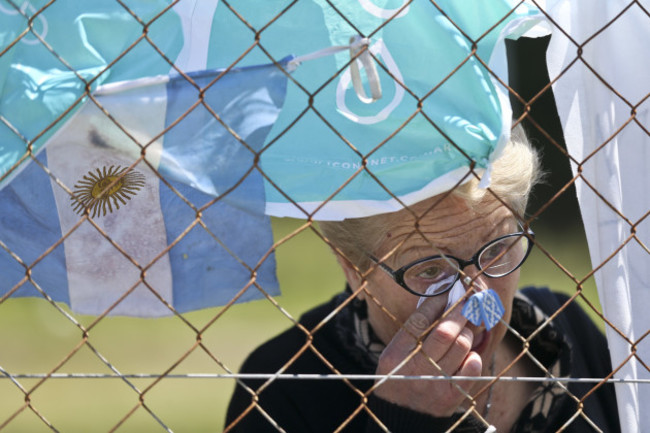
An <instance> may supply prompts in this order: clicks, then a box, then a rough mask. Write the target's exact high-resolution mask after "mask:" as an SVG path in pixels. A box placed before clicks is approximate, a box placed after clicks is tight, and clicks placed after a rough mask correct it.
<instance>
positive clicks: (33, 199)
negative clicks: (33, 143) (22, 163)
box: [0, 152, 70, 303]
mask: <svg viewBox="0 0 650 433" xmlns="http://www.w3.org/2000/svg"><path fill="white" fill-rule="evenodd" d="M38 160H39V161H40V162H41V163H43V164H44V165H46V166H47V158H46V155H45V153H44V152H43V153H41V154H40V155H39V156H38ZM49 183H50V178H49V176H48V175H47V174H46V173H45V172H44V171H43V169H41V167H39V166H38V165H37V164H34V163H31V164H28V165H27V166H26V167H25V169H24V170H23V171H22V172H21V173H20V174H19V175H18V176H16V178H15V179H14V180H13V181H12V182H11V183H10V184H9V185H7V186H6V187H5V188H3V189H0V241H2V242H3V243H4V244H5V245H6V246H7V247H9V249H10V250H11V251H12V252H13V253H14V254H15V255H17V256H18V257H19V258H20V259H21V260H22V261H23V263H25V264H26V265H31V264H32V263H34V261H35V260H36V259H38V258H39V257H40V256H41V255H42V254H43V253H44V251H45V249H47V248H48V247H50V246H51V245H54V244H55V243H56V242H57V241H58V240H60V239H61V236H62V233H61V225H60V223H59V218H58V215H57V213H56V212H52V210H53V209H55V208H56V204H55V202H54V197H53V196H52V190H51V189H50V188H49V187H48V185H49ZM34 185H40V187H34ZM0 269H1V270H2V271H1V272H0V296H2V295H4V294H5V293H6V292H8V291H9V290H11V289H12V288H13V287H14V286H15V285H16V284H17V283H18V282H19V281H21V280H22V279H23V278H24V277H25V274H26V269H25V267H23V266H22V265H21V264H20V263H19V262H18V261H17V260H16V259H14V258H13V257H12V256H11V255H9V253H7V252H6V251H5V250H4V249H2V248H0ZM31 277H32V279H33V280H34V281H36V282H37V283H38V284H39V285H42V287H41V288H42V289H44V290H45V291H46V292H47V294H48V296H50V297H51V298H52V299H53V300H54V301H57V302H65V303H69V302H70V298H69V296H68V290H67V289H68V276H67V272H66V267H65V255H64V251H63V245H59V246H58V247H57V248H56V249H54V250H53V251H52V252H51V253H49V254H48V255H47V256H45V257H44V258H43V259H42V260H41V261H40V262H39V263H38V264H37V265H36V266H34V267H33V268H32V270H31ZM12 296H16V297H19V296H42V295H41V294H40V292H39V291H38V290H37V289H36V288H35V287H34V286H33V285H32V283H31V282H26V283H25V284H23V285H22V286H20V287H19V288H18V290H17V291H16V292H14V294H13V295H12Z"/></svg>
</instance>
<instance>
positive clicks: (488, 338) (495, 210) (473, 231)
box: [346, 196, 519, 366]
mask: <svg viewBox="0 0 650 433" xmlns="http://www.w3.org/2000/svg"><path fill="white" fill-rule="evenodd" d="M438 199H439V198H437V197H434V198H433V199H429V200H426V201H425V202H422V203H419V204H417V205H415V206H413V207H412V209H413V210H414V211H415V212H416V213H418V214H420V215H421V214H423V213H424V212H425V210H426V209H427V208H428V207H430V206H431V205H432V204H433V203H435V202H436V201H437V200H438ZM402 214H403V215H402V216H400V218H396V219H394V221H397V223H395V224H393V225H392V226H391V228H390V229H389V230H388V231H387V232H386V233H383V234H382V237H383V239H382V241H381V247H380V248H379V250H378V251H374V252H373V253H374V255H375V256H376V257H385V256H386V254H389V253H390V252H391V251H394V252H393V253H392V254H391V255H390V256H388V257H386V258H385V259H384V263H385V264H386V265H388V266H389V267H391V268H392V269H399V268H401V267H402V266H405V265H408V264H410V263H412V262H414V261H416V260H418V259H421V258H424V257H429V256H432V255H437V254H441V253H443V254H447V255H451V256H455V257H458V258H461V259H470V258H471V257H473V256H474V254H475V253H476V252H477V251H478V250H479V249H480V248H481V247H482V246H483V245H485V244H486V243H488V242H489V241H491V240H493V239H495V238H497V237H499V236H503V235H506V234H509V233H514V232H517V231H518V230H517V224H516V221H515V219H514V217H513V216H512V213H511V212H510V211H509V210H508V209H507V208H506V207H505V206H503V205H502V204H501V203H500V202H498V201H497V200H494V199H486V200H485V202H484V203H481V205H480V212H476V211H473V210H471V209H470V208H469V207H468V206H467V204H466V203H465V201H464V200H462V199H460V198H458V197H454V196H448V197H446V198H445V199H443V200H442V201H441V202H439V203H437V205H436V206H435V207H434V208H433V209H431V210H430V211H428V212H427V213H426V214H424V216H423V217H422V218H421V219H420V220H419V222H418V224H417V227H418V229H419V232H414V227H415V221H416V220H415V218H414V217H413V216H412V214H411V213H409V212H406V211H402ZM463 271H464V272H465V274H466V275H467V276H469V277H470V278H472V279H473V284H474V285H475V286H474V287H475V288H476V289H482V290H487V289H488V288H491V289H494V290H495V291H496V292H497V293H498V295H499V297H500V298H501V301H502V302H503V305H504V307H505V309H506V311H505V314H504V316H503V319H504V320H505V321H506V322H508V321H509V320H510V314H511V309H512V300H513V296H514V294H515V290H516V289H517V284H518V280H519V270H517V271H515V272H513V273H511V274H510V275H507V276H505V277H502V278H489V277H486V276H484V275H479V274H478V270H477V269H476V268H475V267H474V265H470V266H468V267H466V268H465V269H464V270H463ZM346 275H347V276H348V282H349V283H350V284H351V286H352V288H358V287H360V285H361V283H362V279H361V278H359V276H358V274H356V273H351V272H350V270H347V271H346ZM350 279H352V280H353V281H350ZM461 279H462V278H461ZM366 282H367V283H366V289H365V290H362V291H361V292H360V295H359V296H361V297H362V298H365V300H366V302H367V304H368V318H369V320H370V323H371V325H372V327H373V330H374V331H375V333H376V334H377V336H378V337H379V338H380V339H381V340H382V341H383V342H384V343H386V344H387V343H388V342H390V340H391V339H392V337H393V336H394V335H395V333H396V332H397V331H398V330H399V328H400V326H401V324H402V323H404V322H405V321H406V319H407V318H408V317H409V316H410V315H411V314H412V313H413V311H415V309H416V307H417V304H418V301H419V297H417V296H415V295H413V294H411V293H409V292H407V291H406V290H404V288H402V287H401V286H399V285H398V284H397V283H396V282H395V281H394V280H393V279H392V278H391V277H390V275H388V274H387V273H386V272H384V271H383V270H381V269H379V268H375V269H374V270H373V271H372V272H371V273H370V274H369V275H368V277H367V278H366ZM467 287H468V286H467V285H465V288H466V289H467ZM448 293H449V292H447V294H448ZM447 294H442V295H439V296H437V297H434V298H431V299H430V300H429V301H427V302H438V303H440V304H441V306H442V307H441V308H444V306H445V305H447V300H448V296H447ZM441 311H442V310H441ZM391 315H392V316H393V317H391ZM467 326H468V327H469V328H470V330H471V331H472V332H473V333H474V345H473V350H474V351H476V352H478V354H479V355H480V356H481V358H482V359H483V360H484V363H483V365H484V366H487V365H488V364H489V363H488V362H485V360H486V358H489V357H490V356H491V354H492V353H494V350H495V349H496V347H497V345H498V344H499V343H500V342H501V340H502V339H503V336H504V335H505V331H506V328H505V326H504V325H503V324H502V323H499V324H498V325H497V326H495V327H494V328H492V329H491V331H490V332H487V331H486V330H485V328H484V327H483V325H481V326H480V327H477V326H474V325H472V324H471V323H469V322H468V325H467Z"/></svg>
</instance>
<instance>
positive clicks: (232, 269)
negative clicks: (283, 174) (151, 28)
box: [0, 65, 286, 316]
mask: <svg viewBox="0 0 650 433" xmlns="http://www.w3.org/2000/svg"><path fill="white" fill-rule="evenodd" d="M285 92H286V76H285V74H284V73H283V72H282V71H281V70H280V69H279V68H278V67H277V66H275V65H264V66H256V67H246V68H241V69H232V70H230V71H221V70H213V71H202V72H196V73H191V74H189V76H188V78H186V77H183V76H181V75H174V76H158V77H148V78H143V79H139V80H131V81H127V82H118V83H111V84H107V85H103V86H99V87H98V88H97V89H96V91H95V92H93V94H92V97H90V98H86V100H85V101H84V102H83V105H82V106H81V108H79V109H78V110H77V111H76V112H75V113H74V114H73V115H72V116H70V117H69V119H68V120H67V121H66V122H65V124H64V125H63V126H61V127H60V128H59V129H58V130H57V131H56V132H55V133H54V134H53V135H52V136H51V137H50V138H49V140H48V141H47V142H46V143H45V145H44V146H43V147H42V148H41V151H40V152H38V153H37V155H36V157H35V158H34V160H29V159H28V161H27V162H25V163H23V164H22V165H19V166H17V167H16V168H14V169H13V171H12V172H10V175H9V177H8V178H5V180H4V183H3V185H4V187H3V188H2V189H1V190H0V247H1V248H0V269H1V270H2V272H0V296H1V297H2V298H7V297H9V296H12V297H13V296H44V297H48V298H51V299H52V300H53V301H60V302H65V303H68V304H69V305H71V307H72V309H73V311H76V312H79V313H83V314H102V313H104V312H106V311H109V312H110V314H120V315H133V316H160V315H168V314H172V312H173V311H174V310H175V311H177V312H181V313H182V312H186V311H190V310H194V309H199V308H205V307H209V306H215V305H223V304H226V303H228V302H229V301H230V300H231V299H232V298H233V297H238V300H250V299H254V298H258V297H260V296H262V294H263V293H266V294H269V295H276V294H278V283H277V281H276V277H275V262H274V259H273V256H272V255H271V252H272V244H273V239H272V235H271V232H270V224H269V221H268V217H267V216H265V215H264V204H265V199H264V186H263V182H262V175H261V174H260V172H259V171H258V169H257V166H256V162H255V161H256V154H257V152H259V151H260V150H261V148H262V144H263V142H264V140H265V138H266V135H267V133H268V131H269V130H270V128H271V126H272V125H273V123H274V122H275V120H276V118H277V116H278V114H279V111H280V109H281V107H282V104H283V101H284V95H285ZM260 289H261V290H260Z"/></svg>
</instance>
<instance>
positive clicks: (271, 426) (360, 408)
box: [226, 134, 619, 433]
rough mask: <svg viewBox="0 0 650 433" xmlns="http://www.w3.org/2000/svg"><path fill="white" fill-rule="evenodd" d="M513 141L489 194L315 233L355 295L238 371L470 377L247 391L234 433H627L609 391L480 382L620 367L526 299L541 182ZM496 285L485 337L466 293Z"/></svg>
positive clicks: (466, 193) (598, 339) (319, 311)
mask: <svg viewBox="0 0 650 433" xmlns="http://www.w3.org/2000/svg"><path fill="white" fill-rule="evenodd" d="M514 135H515V136H516V138H513V140H512V141H511V143H509V145H508V146H507V147H506V149H505V150H504V152H503V155H502V156H501V157H500V159H499V160H498V161H496V162H495V164H494V167H493V171H492V182H491V187H490V191H486V190H483V189H480V188H478V183H477V182H476V181H475V180H472V181H469V182H466V183H464V184H463V185H461V186H460V187H457V188H455V189H453V190H452V191H450V192H449V193H447V194H442V195H439V196H436V197H432V198H430V199H427V200H424V201H422V202H420V203H417V204H415V205H413V206H409V207H408V208H405V209H403V210H400V211H398V212H395V213H391V214H383V215H377V216H373V217H368V218H359V219H349V220H345V221H342V222H327V223H321V229H322V232H323V234H324V235H325V237H326V238H327V239H328V241H329V242H330V244H331V246H332V248H333V250H334V251H335V252H336V254H337V257H338V261H339V263H340V265H341V268H342V269H343V272H344V274H345V277H346V280H347V283H348V286H347V288H346V290H345V291H344V292H343V293H341V294H340V295H338V296H336V297H335V298H334V299H332V300H331V301H330V302H329V303H328V304H326V305H322V306H320V307H317V308H315V309H313V310H311V311H309V312H308V313H306V314H305V315H304V316H303V317H302V318H301V320H300V324H299V325H297V326H295V327H293V328H292V329H289V330H288V331H286V332H284V333H283V334H281V335H279V336H278V337H276V338H274V339H272V340H270V341H269V342H267V343H265V344H264V345H262V346H261V347H259V348H258V349H257V350H256V351H254V352H253V353H252V354H251V355H250V356H249V358H248V359H247V360H246V362H245V363H244V365H243V367H242V370H241V372H242V373H277V372H280V373H295V374H327V375H332V374H339V373H340V374H347V375H384V374H388V373H394V374H398V375H406V376H416V375H427V376H440V375H448V376H463V377H464V378H463V379H462V380H427V379H426V378H420V379H406V380H405V379H401V380H399V379H392V380H391V379H388V380H381V379H376V377H375V379H376V380H371V379H364V378H363V377H361V378H352V379H347V380H331V379H330V380H325V379H308V380H305V379H303V380H292V379H290V380H287V379H284V380H283V379H277V380H273V381H266V380H243V381H241V382H240V383H239V384H238V385H237V387H236V389H235V393H234V395H233V398H232V401H231V403H230V406H229V408H228V415H227V422H226V427H227V430H228V431H236V432H265V431H280V430H279V428H281V429H282V430H283V431H287V432H301V433H304V432H332V431H350V432H371V431H392V432H420V431H422V432H443V431H458V432H480V433H483V432H485V431H498V432H552V431H557V430H559V429H560V428H562V427H564V430H563V431H566V432H593V431H603V432H615V431H619V426H618V418H617V412H616V401H615V397H614V393H613V389H612V387H611V385H604V386H600V387H598V388H595V389H592V388H593V387H594V384H590V383H576V382H569V383H568V384H566V383H562V382H558V381H546V382H544V381H496V382H495V381H485V380H471V378H473V377H480V376H496V375H497V374H501V375H503V376H508V377H509V376H513V377H548V376H549V375H552V377H555V378H558V377H601V378H602V377H605V376H607V375H608V374H609V373H610V371H611V367H610V364H609V355H608V353H607V344H606V341H605V340H604V337H603V336H602V334H601V333H600V332H599V330H598V329H597V328H596V327H595V326H594V325H593V324H592V323H591V321H590V320H589V319H588V317H587V316H586V315H585V314H584V312H583V311H582V310H580V309H579V307H578V306H576V304H575V303H569V304H565V301H566V300H567V298H566V296H563V295H559V294H555V293H552V292H550V291H548V290H547V289H533V288H526V289H524V290H522V291H519V292H518V291H517V284H518V280H519V268H520V266H521V265H522V264H523V262H524V261H525V260H526V258H527V256H528V253H529V252H530V249H531V247H532V245H533V242H532V239H533V236H534V235H533V234H532V231H530V230H527V229H526V228H523V227H522V225H521V224H520V221H521V220H522V215H523V214H524V211H525V208H526V202H527V199H528V195H529V192H530V190H531V188H532V186H533V185H534V183H535V182H536V181H537V179H538V176H539V174H538V161H537V156H536V154H535V152H534V151H533V150H532V149H531V148H530V146H529V145H528V144H527V143H526V140H525V138H524V137H522V136H521V134H514ZM488 289H492V290H493V291H494V292H495V293H496V294H497V295H498V297H499V299H500V301H501V302H502V303H503V305H504V312H503V316H502V317H501V320H500V321H499V322H498V324H497V325H496V326H494V327H492V328H491V329H489V330H488V329H487V328H488V327H487V326H486V325H485V323H479V325H476V324H473V323H471V322H469V321H468V319H467V318H466V317H465V315H463V314H462V307H463V305H464V304H465V303H466V302H467V299H468V297H470V296H471V295H473V294H474V293H482V292H485V291H487V290H488ZM491 293H492V292H491ZM556 311H560V313H559V314H557V315H556V316H554V317H553V320H552V321H550V322H548V323H547V322H546V321H547V319H548V317H549V316H550V315H553V314H555V313H556ZM540 325H541V326H540ZM531 335H532V337H531V338H529V336H531ZM276 425H277V427H276ZM278 427H279V428H278ZM495 428H496V430H495Z"/></svg>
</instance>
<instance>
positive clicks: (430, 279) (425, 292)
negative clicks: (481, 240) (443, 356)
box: [368, 229, 535, 297]
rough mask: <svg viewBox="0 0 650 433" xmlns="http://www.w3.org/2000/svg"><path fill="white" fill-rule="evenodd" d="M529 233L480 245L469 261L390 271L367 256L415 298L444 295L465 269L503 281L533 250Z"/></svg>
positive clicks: (435, 259)
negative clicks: (471, 269) (471, 267)
mask: <svg viewBox="0 0 650 433" xmlns="http://www.w3.org/2000/svg"><path fill="white" fill-rule="evenodd" d="M533 239H535V234H534V233H533V231H532V230H530V229H528V230H526V231H520V232H517V233H511V234H509V235H505V236H501V237H499V238H496V239H494V240H492V241H490V242H488V243H487V244H485V245H483V246H482V247H481V248H480V249H479V250H478V251H477V252H476V254H474V257H472V258H471V259H470V260H463V259H459V258H458V257H454V256H448V255H445V256H441V255H437V256H431V257H425V258H423V259H420V260H417V261H415V262H413V263H409V264H408V265H406V266H403V267H401V268H399V269H398V270H396V271H394V270H393V269H391V268H390V267H388V266H387V265H385V264H383V263H381V262H380V261H379V259H377V258H376V257H373V256H372V255H369V256H368V257H369V258H370V259H371V260H372V261H373V262H375V263H376V264H377V265H378V266H379V267H380V268H381V269H382V270H383V271H385V272H386V273H388V275H390V276H391V277H392V278H393V279H394V280H395V282H396V283H397V284H399V285H400V286H402V287H403V288H405V289H406V290H408V291H409V292H411V293H412V294H414V295H417V296H426V297H431V296H437V295H441V294H443V293H445V292H447V291H448V290H449V289H451V288H452V287H453V285H454V284H455V283H456V281H458V279H459V278H460V272H461V271H462V270H463V269H464V268H465V267H466V266H469V265H474V266H476V267H477V268H478V269H479V270H480V271H482V273H483V275H485V276H487V277H490V278H499V277H505V276H506V275H508V274H511V273H512V272H514V271H516V270H517V269H519V267H520V266H521V265H522V264H523V263H524V261H526V259H527V258H528V255H529V254H530V251H531V250H532V248H533V242H532V240H533Z"/></svg>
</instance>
